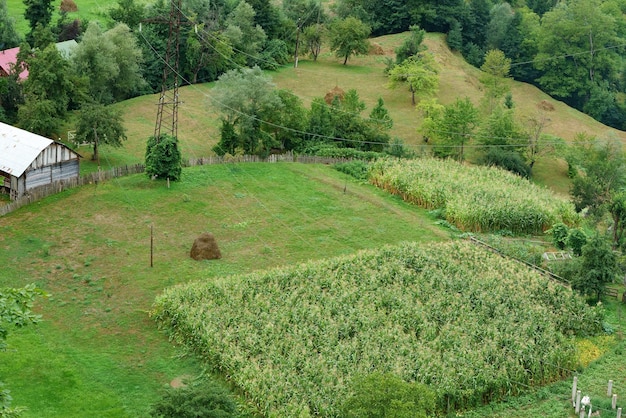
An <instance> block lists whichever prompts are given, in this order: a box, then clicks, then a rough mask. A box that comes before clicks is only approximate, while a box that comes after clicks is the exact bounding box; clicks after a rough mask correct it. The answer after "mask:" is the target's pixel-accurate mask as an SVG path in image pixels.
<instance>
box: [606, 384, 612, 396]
mask: <svg viewBox="0 0 626 418" xmlns="http://www.w3.org/2000/svg"><path fill="white" fill-rule="evenodd" d="M612 394H613V381H612V380H609V386H608V387H607V389H606V396H609V397H610V396H611V395H612Z"/></svg>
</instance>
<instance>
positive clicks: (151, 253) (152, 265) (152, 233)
mask: <svg viewBox="0 0 626 418" xmlns="http://www.w3.org/2000/svg"><path fill="white" fill-rule="evenodd" d="M153 260H154V225H150V267H154V263H153Z"/></svg>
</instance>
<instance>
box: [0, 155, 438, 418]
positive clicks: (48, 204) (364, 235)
mask: <svg viewBox="0 0 626 418" xmlns="http://www.w3.org/2000/svg"><path fill="white" fill-rule="evenodd" d="M151 226H152V227H153V235H154V267H150V228H151ZM205 231H209V232H212V233H213V234H214V235H215V236H216V238H217V240H218V245H219V246H220V249H221V252H222V255H223V258H222V259H220V260H216V261H211V262H208V261H206V262H197V261H194V260H192V259H191V258H189V251H190V249H191V245H192V243H193V240H194V239H195V238H196V237H197V236H198V235H199V234H200V233H202V232H205ZM447 239H448V234H447V233H446V232H445V231H442V230H441V229H439V228H438V227H437V226H436V225H434V224H433V219H432V218H430V217H429V216H428V214H427V213H426V212H425V211H423V210H420V209H417V208H415V207H411V206H410V205H408V204H406V203H404V202H402V201H400V200H399V199H397V198H394V197H391V196H388V195H387V194H386V193H384V192H382V191H379V190H377V189H375V188H374V187H372V186H369V185H365V184H356V183H352V182H351V181H349V178H348V177H347V176H346V175H344V174H342V173H339V172H337V171H335V170H334V169H332V168H331V167H329V166H322V165H301V164H287V163H285V164H223V165H215V166H204V167H194V168H188V169H184V170H183V179H182V181H181V182H178V183H171V185H170V188H169V189H168V188H167V185H166V183H165V182H161V181H151V180H150V179H148V178H147V177H146V176H144V175H135V176H129V177H124V178H119V179H116V180H112V181H109V182H105V183H100V184H98V185H95V184H94V185H90V186H85V187H82V188H79V189H72V190H70V191H66V192H63V193H60V194H58V195H54V196H51V197H50V198H47V199H44V200H42V201H40V202H37V203H34V204H32V205H29V206H27V207H24V208H22V209H20V210H18V211H16V212H13V213H12V214H9V215H7V216H4V217H2V218H0V249H2V251H0V263H1V264H2V265H3V266H4V267H3V268H2V270H1V272H0V287H2V286H12V287H16V286H22V285H24V284H27V283H33V282H34V283H36V284H37V285H38V286H40V287H41V288H43V289H45V290H46V291H47V292H48V293H49V294H50V295H51V297H50V298H48V299H45V300H38V301H37V302H36V310H37V312H38V313H40V314H42V315H43V318H44V323H43V324H42V325H41V326H35V327H33V328H32V329H25V330H22V331H16V332H15V333H14V334H13V333H12V334H10V335H9V343H10V344H11V346H12V348H13V349H14V350H11V351H9V352H6V353H2V354H1V355H2V356H4V358H5V359H6V361H0V363H2V364H3V366H0V381H6V382H7V384H8V388H9V389H10V390H12V394H13V395H14V398H15V402H14V405H15V406H25V407H28V408H29V412H27V413H26V415H25V416H26V417H42V416H45V417H50V418H54V417H59V418H60V417H63V418H66V417H76V418H83V417H85V416H107V414H109V412H107V411H114V412H111V413H110V414H111V415H110V416H117V417H133V418H134V417H138V416H145V411H147V410H148V407H149V405H150V404H151V403H152V402H154V401H156V397H157V396H158V392H159V391H158V389H159V388H160V387H162V386H163V385H167V384H168V382H170V381H171V380H172V379H173V378H175V377H176V376H180V375H183V374H186V375H196V374H198V373H199V372H200V371H201V367H200V366H199V365H198V364H197V363H196V362H195V361H193V359H190V358H185V357H181V355H182V352H181V351H180V350H179V348H177V347H176V346H172V345H171V344H170V343H169V341H168V340H167V338H166V337H165V336H163V335H162V334H161V333H159V332H158V331H157V329H156V326H155V324H154V322H153V321H152V320H150V319H149V318H148V315H147V312H148V311H149V310H150V307H151V305H152V303H153V301H154V298H155V296H156V295H157V294H159V293H160V292H161V291H162V290H163V289H164V288H165V287H167V286H171V285H175V284H178V283H184V282H187V281H189V280H192V279H202V280H206V281H213V280H214V279H215V278H216V277H222V276H228V275H232V274H239V273H249V272H252V271H256V270H263V269H267V268H270V267H276V266H282V265H289V264H293V263H297V262H304V261H307V260H310V259H322V258H328V257H332V256H335V255H337V254H350V253H353V252H355V251H357V250H359V249H364V248H376V247H377V246H380V245H384V244H387V243H394V242H399V241H401V240H411V241H433V240H434V241H440V240H447ZM13 336H15V338H12V337H13ZM92 360H93V361H92ZM37 362H38V363H37ZM37 364H40V365H42V367H43V366H45V370H44V369H41V370H39V369H38V367H37ZM48 366H49V367H48ZM63 376H67V378H68V381H67V382H68V387H67V388H57V385H61V384H63ZM72 382H74V383H72ZM116 382H117V383H116ZM105 398H106V399H105Z"/></svg>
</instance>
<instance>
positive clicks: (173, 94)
mask: <svg viewBox="0 0 626 418" xmlns="http://www.w3.org/2000/svg"><path fill="white" fill-rule="evenodd" d="M181 1H182V0H171V7H170V16H169V20H168V23H169V32H168V37H167V48H166V50H165V58H164V61H165V62H164V64H163V80H162V82H161V95H160V97H159V103H158V107H157V116H156V123H155V125H154V138H155V140H156V141H157V142H159V139H160V137H161V133H167V134H170V135H171V136H172V137H174V138H177V137H178V103H179V100H178V85H179V79H180V78H179V76H178V60H179V57H180V46H179V40H180V24H181Z"/></svg>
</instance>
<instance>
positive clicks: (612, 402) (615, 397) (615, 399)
mask: <svg viewBox="0 0 626 418" xmlns="http://www.w3.org/2000/svg"><path fill="white" fill-rule="evenodd" d="M616 407H617V395H616V394H613V399H611V409H615V408H616Z"/></svg>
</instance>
